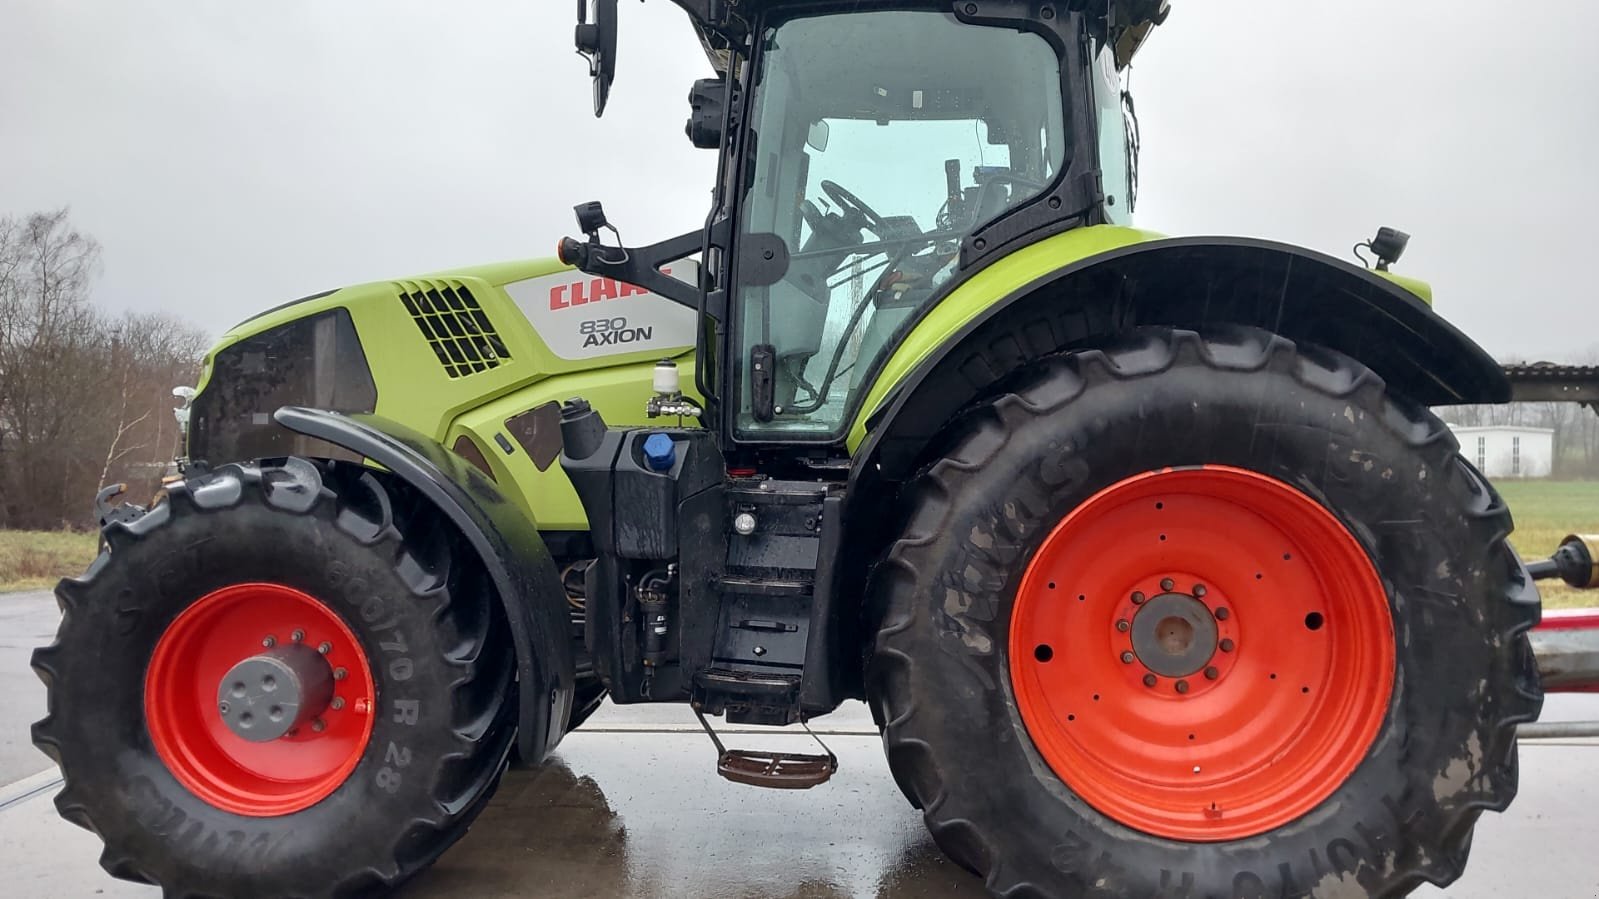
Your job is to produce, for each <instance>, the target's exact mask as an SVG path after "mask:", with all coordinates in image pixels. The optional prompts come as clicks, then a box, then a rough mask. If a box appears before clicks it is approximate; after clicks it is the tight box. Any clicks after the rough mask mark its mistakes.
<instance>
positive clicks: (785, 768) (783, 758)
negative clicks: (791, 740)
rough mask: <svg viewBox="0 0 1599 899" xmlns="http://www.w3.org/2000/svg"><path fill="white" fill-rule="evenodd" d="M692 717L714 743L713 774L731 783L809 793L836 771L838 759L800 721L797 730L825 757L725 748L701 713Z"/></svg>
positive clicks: (696, 713) (695, 712)
mask: <svg viewBox="0 0 1599 899" xmlns="http://www.w3.org/2000/svg"><path fill="white" fill-rule="evenodd" d="M694 716H695V717H696V718H699V719H700V726H701V727H703V728H705V733H706V735H707V736H709V737H710V738H711V742H712V743H714V744H716V773H717V774H720V775H721V776H722V777H723V778H725V779H727V780H730V781H733V782H734V783H741V784H748V785H750V786H752V787H766V788H767V789H771V790H809V789H810V788H811V787H814V786H819V785H821V784H824V783H827V782H828V780H830V779H831V778H832V776H833V774H834V772H836V771H837V770H838V756H836V755H834V754H833V750H831V749H828V748H827V744H826V743H823V742H822V738H821V737H818V736H817V735H816V734H815V733H814V732H813V731H812V730H811V728H810V726H809V725H807V724H806V723H805V722H804V721H801V722H800V727H803V728H805V732H806V733H807V734H810V736H811V739H812V740H815V741H816V745H818V746H820V747H822V751H823V753H825V754H823V755H808V754H804V753H798V752H757V751H755V750H750V749H728V748H727V747H726V746H723V745H722V740H721V738H719V737H717V736H716V731H715V730H712V729H711V723H710V722H709V721H707V720H705V713H703V712H701V711H700V710H699V709H697V708H696V709H695V710H694Z"/></svg>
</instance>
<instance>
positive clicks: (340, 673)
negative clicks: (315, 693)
mask: <svg viewBox="0 0 1599 899" xmlns="http://www.w3.org/2000/svg"><path fill="white" fill-rule="evenodd" d="M349 673H350V672H348V671H345V670H344V669H343V668H335V669H333V679H334V680H344V678H345V677H347V676H348V675H349Z"/></svg>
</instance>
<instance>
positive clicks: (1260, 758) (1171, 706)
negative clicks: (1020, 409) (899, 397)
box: [1010, 466, 1394, 842]
mask: <svg viewBox="0 0 1599 899" xmlns="http://www.w3.org/2000/svg"><path fill="white" fill-rule="evenodd" d="M1010 673H1011V680H1012V684H1013V686H1014V689H1015V692H1016V699H1017V706H1018V708H1019V710H1020V712H1021V716H1022V720H1023V722H1024V723H1025V725H1026V727H1027V731H1028V734H1029V735H1030V736H1031V737H1032V739H1033V742H1034V744H1035V745H1036V746H1037V748H1038V750H1039V752H1040V754H1042V755H1043V757H1044V759H1045V761H1047V762H1048V763H1049V765H1050V767H1051V768H1052V769H1053V770H1054V772H1055V773H1056V775H1058V776H1059V777H1060V778H1061V779H1062V780H1063V781H1065V782H1066V783H1067V785H1069V786H1070V787H1071V788H1072V789H1073V790H1074V791H1076V793H1077V794H1078V795H1080V796H1081V797H1082V798H1083V799H1084V800H1085V801H1087V802H1088V803H1089V804H1090V805H1092V806H1093V807H1094V808H1096V809H1097V810H1099V811H1100V812H1102V813H1103V814H1105V815H1107V816H1109V817H1111V818H1113V819H1115V820H1116V821H1119V822H1121V823H1122V824H1125V825H1127V826H1129V827H1132V828H1135V829H1137V830H1141V831H1144V832H1146V833H1150V834H1154V835H1157V836H1162V837H1169V838H1172V839H1179V840H1188V841H1199V842H1210V841H1220V840H1232V839H1241V838H1244V837H1250V836H1255V835H1257V834H1261V833H1264V832H1266V831H1269V830H1272V829H1273V828H1276V827H1279V826H1281V825H1283V824H1286V823H1287V822H1289V821H1291V820H1293V819H1295V818H1297V817H1299V816H1300V815H1303V814H1305V813H1306V812H1308V811H1310V810H1311V809H1312V808H1314V807H1316V806H1317V805H1319V804H1320V803H1321V802H1322V801H1324V800H1325V799H1327V797H1329V796H1330V795H1332V793H1333V792H1334V791H1335V790H1336V789H1337V788H1338V787H1339V786H1340V785H1341V784H1343V782H1344V781H1345V780H1347V779H1348V777H1349V775H1350V774H1351V773H1353V772H1354V770H1355V768H1356V767H1358V766H1359V764H1360V762H1361V760H1362V759H1364V758H1365V756H1366V754H1367V751H1368V750H1369V749H1370V747H1371V744H1372V741H1373V740H1375V739H1376V736H1377V733H1378V731H1379V729H1380V728H1381V726H1382V722H1383V718H1384V717H1385V715H1386V714H1387V711H1388V706H1389V701H1390V698H1391V694H1392V690H1393V682H1394V636H1393V617H1392V613H1391V612H1390V611H1389V607H1388V597H1387V593H1386V591H1385V590H1384V588H1383V585H1382V581H1381V579H1380V578H1379V577H1378V575H1377V572H1376V569H1375V568H1374V567H1373V565H1372V563H1371V560H1370V559H1369V558H1368V557H1367V555H1366V552H1365V550H1364V549H1363V548H1362V547H1361V545H1360V544H1359V542H1357V541H1356V540H1355V538H1354V536H1353V535H1352V534H1351V533H1350V532H1349V530H1348V529H1347V528H1345V527H1344V526H1343V525H1342V524H1341V523H1340V522H1339V521H1338V519H1337V518H1335V517H1334V516H1333V515H1332V514H1331V513H1330V512H1328V511H1327V510H1326V509H1325V508H1324V507H1322V506H1321V505H1320V504H1319V503H1317V502H1316V501H1315V500H1313V499H1311V498H1310V497H1308V496H1306V495H1305V494H1304V493H1301V492H1300V491H1298V490H1296V489H1295V488H1293V487H1291V486H1289V485H1288V484H1285V483H1283V482H1282V481H1278V480H1276V479H1274V478H1271V477H1268V476H1266V475H1262V474H1258V473H1256V472H1252V471H1246V470H1243V469H1238V468H1231V467H1225V466H1204V467H1200V468H1187V469H1168V470H1163V471H1157V472H1150V473H1147V474H1141V475H1137V476H1134V477H1131V478H1127V479H1125V480H1123V481H1119V482H1117V483H1115V484H1112V485H1111V486H1109V487H1107V488H1105V489H1103V490H1101V491H1100V492H1098V493H1096V494H1095V495H1094V496H1092V497H1091V498H1089V499H1088V501H1087V502H1085V503H1083V504H1082V505H1081V506H1079V507H1077V508H1076V509H1074V510H1073V511H1072V512H1071V513H1070V514H1069V515H1067V516H1066V518H1065V519H1063V520H1062V521H1061V522H1060V523H1059V524H1058V525H1057V526H1056V527H1055V529H1054V530H1053V531H1052V532H1051V533H1050V534H1049V535H1048V536H1047V537H1046V538H1045V539H1044V542H1043V545H1042V546H1040V547H1039V549H1038V552H1037V553H1036V554H1035V555H1034V557H1033V559H1032V561H1031V562H1030V563H1029V565H1028V568H1027V571H1026V573H1025V574H1024V576H1023V578H1022V583H1021V586H1020V588H1019V589H1018V591H1017V595H1016V602H1015V606H1014V609H1013V611H1012V616H1011V625H1010Z"/></svg>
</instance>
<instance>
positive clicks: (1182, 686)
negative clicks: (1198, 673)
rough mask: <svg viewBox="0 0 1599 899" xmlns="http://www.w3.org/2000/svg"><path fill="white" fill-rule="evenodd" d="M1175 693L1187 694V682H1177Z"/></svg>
mask: <svg viewBox="0 0 1599 899" xmlns="http://www.w3.org/2000/svg"><path fill="white" fill-rule="evenodd" d="M1177 692H1179V693H1187V692H1188V681H1185V680H1180V681H1178V682H1177Z"/></svg>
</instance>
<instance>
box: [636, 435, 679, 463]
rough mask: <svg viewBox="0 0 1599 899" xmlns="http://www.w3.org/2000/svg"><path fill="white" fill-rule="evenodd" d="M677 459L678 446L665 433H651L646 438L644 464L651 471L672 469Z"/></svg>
mask: <svg viewBox="0 0 1599 899" xmlns="http://www.w3.org/2000/svg"><path fill="white" fill-rule="evenodd" d="M676 461H677V447H675V446H673V445H672V438H670V437H668V436H666V435H665V434H651V435H650V436H648V437H646V438H644V464H645V465H648V466H649V467H650V470H651V471H671V470H672V465H673V463H675V462H676Z"/></svg>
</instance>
